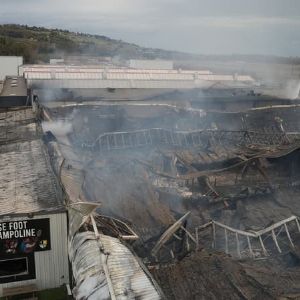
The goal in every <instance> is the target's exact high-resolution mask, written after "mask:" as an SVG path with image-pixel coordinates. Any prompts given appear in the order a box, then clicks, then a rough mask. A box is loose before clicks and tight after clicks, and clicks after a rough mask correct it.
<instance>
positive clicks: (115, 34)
mask: <svg viewBox="0 0 300 300" xmlns="http://www.w3.org/2000/svg"><path fill="white" fill-rule="evenodd" d="M0 23H20V24H28V25H36V26H45V27H50V28H52V27H53V28H62V29H69V30H74V31H80V32H86V33H93V34H100V35H106V36H108V37H111V38H116V39H122V40H124V41H127V42H133V43H136V44H139V45H142V46H147V47H155V48H163V49H170V50H180V51H186V52H192V53H200V54H201V53H202V54H234V53H241V54H272V55H283V56H300V0H107V1H103V0H0Z"/></svg>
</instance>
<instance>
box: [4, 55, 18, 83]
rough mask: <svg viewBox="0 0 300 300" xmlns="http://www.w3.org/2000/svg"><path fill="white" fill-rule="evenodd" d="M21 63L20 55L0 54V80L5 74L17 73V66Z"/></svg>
mask: <svg viewBox="0 0 300 300" xmlns="http://www.w3.org/2000/svg"><path fill="white" fill-rule="evenodd" d="M21 65H23V57H22V56H0V80H4V78H5V76H7V75H14V76H16V75H19V66H21Z"/></svg>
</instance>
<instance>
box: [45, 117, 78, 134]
mask: <svg viewBox="0 0 300 300" xmlns="http://www.w3.org/2000/svg"><path fill="white" fill-rule="evenodd" d="M42 127H43V131H44V132H46V131H51V132H52V133H53V134H54V135H55V136H58V137H59V136H66V135H67V134H69V133H71V132H72V131H73V126H72V123H71V122H69V121H62V120H58V121H52V122H43V123H42Z"/></svg>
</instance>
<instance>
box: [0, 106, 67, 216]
mask: <svg viewBox="0 0 300 300" xmlns="http://www.w3.org/2000/svg"><path fill="white" fill-rule="evenodd" d="M33 117H34V114H33V112H32V109H31V108H24V109H22V110H9V111H7V112H2V113H0V215H9V214H25V213H30V212H41V211H48V212H50V211H58V210H62V209H63V205H62V203H61V201H60V197H59V194H58V186H57V183H56V180H55V176H54V174H53V172H52V169H51V166H50V162H49V161H48V157H47V153H46V149H45V148H44V144H43V142H42V140H41V139H40V135H39V128H38V125H37V124H36V123H35V121H34V119H33Z"/></svg>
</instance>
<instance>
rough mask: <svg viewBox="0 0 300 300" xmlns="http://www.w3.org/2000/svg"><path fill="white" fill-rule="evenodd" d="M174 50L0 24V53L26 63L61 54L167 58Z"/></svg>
mask: <svg viewBox="0 0 300 300" xmlns="http://www.w3.org/2000/svg"><path fill="white" fill-rule="evenodd" d="M172 54H176V53H175V52H169V51H164V50H159V49H151V48H143V47H139V46H137V45H135V44H130V43H126V42H123V41H121V40H114V39H110V38H108V37H105V36H100V35H91V34H83V33H77V32H70V31H67V30H59V29H47V28H43V27H29V26H24V25H15V24H5V25H0V55H21V56H23V57H24V60H25V62H26V63H36V62H48V61H49V58H50V57H63V56H65V55H89V56H120V57H122V58H129V57H130V58H132V57H134V58H149V59H151V58H164V59H166V58H170V57H171V56H172Z"/></svg>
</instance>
